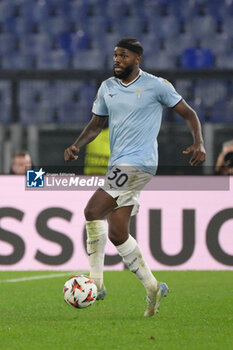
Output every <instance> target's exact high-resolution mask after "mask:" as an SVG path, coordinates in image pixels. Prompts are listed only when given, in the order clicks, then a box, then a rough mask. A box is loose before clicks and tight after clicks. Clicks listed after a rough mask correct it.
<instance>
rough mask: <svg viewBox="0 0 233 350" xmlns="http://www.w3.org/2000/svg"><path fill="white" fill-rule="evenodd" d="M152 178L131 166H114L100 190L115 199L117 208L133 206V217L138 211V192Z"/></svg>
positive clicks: (150, 175)
mask: <svg viewBox="0 0 233 350" xmlns="http://www.w3.org/2000/svg"><path fill="white" fill-rule="evenodd" d="M152 176H153V175H152V174H150V173H146V172H145V171H142V170H140V169H138V168H136V167H134V166H132V165H128V164H120V165H114V166H113V167H112V169H111V170H110V171H109V172H108V173H107V175H106V178H105V183H104V186H103V187H101V188H102V189H103V190H104V191H105V192H107V193H108V194H109V195H110V196H111V197H113V198H116V202H117V208H120V207H125V206H130V205H133V210H132V212H131V216H133V215H136V214H137V213H138V210H139V206H140V205H139V195H140V191H141V190H142V189H143V188H144V186H145V185H146V184H147V183H148V182H149V181H150V180H151V178H152ZM117 208H116V209H117Z"/></svg>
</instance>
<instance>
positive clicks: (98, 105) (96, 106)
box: [92, 83, 108, 117]
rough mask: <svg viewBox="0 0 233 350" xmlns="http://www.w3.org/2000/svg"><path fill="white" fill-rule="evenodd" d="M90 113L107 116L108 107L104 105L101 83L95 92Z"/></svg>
mask: <svg viewBox="0 0 233 350" xmlns="http://www.w3.org/2000/svg"><path fill="white" fill-rule="evenodd" d="M92 113H94V114H96V115H98V116H100V117H101V116H103V117H106V116H108V108H107V106H106V103H105V100H104V85H103V83H102V84H101V85H100V88H99V90H98V92H97V95H96V97H95V101H94V103H93V107H92Z"/></svg>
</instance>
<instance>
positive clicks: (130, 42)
mask: <svg viewBox="0 0 233 350" xmlns="http://www.w3.org/2000/svg"><path fill="white" fill-rule="evenodd" d="M116 46H118V47H123V48H124V49H128V50H130V51H133V52H136V53H137V54H138V55H139V56H141V55H142V54H143V47H142V44H141V43H140V41H139V40H138V39H135V38H122V39H121V40H120V41H119V42H118V43H117V45H116Z"/></svg>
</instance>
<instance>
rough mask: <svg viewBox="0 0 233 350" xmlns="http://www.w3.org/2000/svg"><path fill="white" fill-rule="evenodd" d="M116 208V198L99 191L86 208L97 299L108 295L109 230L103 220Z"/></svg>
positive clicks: (88, 250) (91, 267) (91, 271)
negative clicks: (105, 273)
mask: <svg viewBox="0 0 233 350" xmlns="http://www.w3.org/2000/svg"><path fill="white" fill-rule="evenodd" d="M116 206H117V204H116V201H115V199H114V198H112V197H111V196H110V195H109V194H108V193H106V192H104V191H103V190H101V189H98V190H97V191H96V192H95V193H94V195H93V196H92V197H91V198H90V200H89V202H88V204H87V206H86V208H85V217H86V231H87V253H88V260H89V264H90V277H91V278H92V279H93V280H94V282H95V284H96V285H97V289H98V296H97V299H103V298H104V296H105V294H106V291H105V288H104V283H103V269H104V251H105V246H106V242H107V230H106V227H105V222H104V220H103V219H104V217H105V216H106V215H107V214H108V213H109V211H111V210H113V208H115V207H116Z"/></svg>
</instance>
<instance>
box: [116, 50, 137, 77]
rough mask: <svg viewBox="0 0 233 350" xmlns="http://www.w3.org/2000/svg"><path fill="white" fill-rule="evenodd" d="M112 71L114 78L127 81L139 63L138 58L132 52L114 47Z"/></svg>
mask: <svg viewBox="0 0 233 350" xmlns="http://www.w3.org/2000/svg"><path fill="white" fill-rule="evenodd" d="M113 61H114V64H113V71H114V75H115V77H116V78H119V79H127V78H128V77H129V76H130V74H131V73H132V72H133V70H134V69H135V67H136V66H138V64H139V62H140V57H139V56H138V55H137V54H136V53H135V52H133V51H130V50H127V49H124V48H122V47H116V48H115V50H114V55H113Z"/></svg>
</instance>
